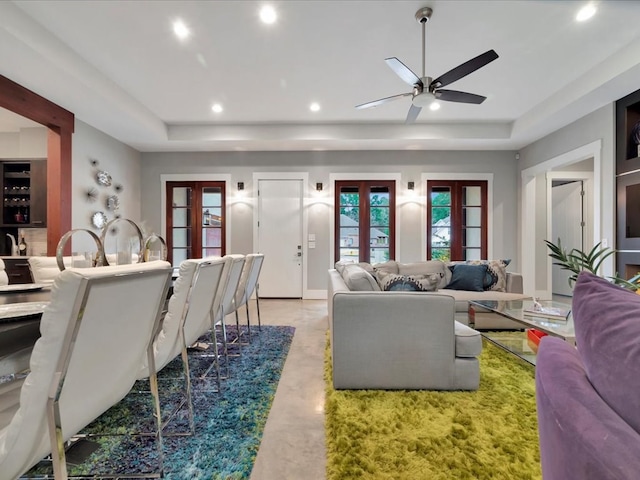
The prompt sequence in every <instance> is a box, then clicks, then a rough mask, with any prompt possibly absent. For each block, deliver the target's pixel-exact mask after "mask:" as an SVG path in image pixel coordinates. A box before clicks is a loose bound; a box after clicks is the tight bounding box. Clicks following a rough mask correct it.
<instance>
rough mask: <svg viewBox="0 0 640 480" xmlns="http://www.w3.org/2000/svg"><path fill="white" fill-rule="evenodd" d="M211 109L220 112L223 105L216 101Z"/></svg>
mask: <svg viewBox="0 0 640 480" xmlns="http://www.w3.org/2000/svg"><path fill="white" fill-rule="evenodd" d="M211 110H213V111H214V112H216V113H220V112H222V110H223V109H222V105H220V104H219V103H214V104H213V106H212V107H211Z"/></svg>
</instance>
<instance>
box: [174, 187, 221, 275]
mask: <svg viewBox="0 0 640 480" xmlns="http://www.w3.org/2000/svg"><path fill="white" fill-rule="evenodd" d="M166 198H167V210H166V211H167V250H168V260H169V261H170V262H171V263H172V265H180V263H181V262H182V261H183V260H186V259H188V258H204V257H208V256H212V255H215V256H223V255H225V253H226V246H225V233H226V221H225V218H224V212H225V183H224V182H167V196H166Z"/></svg>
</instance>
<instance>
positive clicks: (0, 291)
mask: <svg viewBox="0 0 640 480" xmlns="http://www.w3.org/2000/svg"><path fill="white" fill-rule="evenodd" d="M50 299H51V287H50V286H49V285H41V284H15V285H1V286H0V364H1V363H2V361H3V359H5V358H8V357H9V356H11V355H12V354H15V353H16V352H19V351H20V350H23V349H25V348H28V347H32V346H33V345H34V344H35V342H36V340H37V339H38V338H39V337H40V318H41V317H42V312H43V311H44V309H45V307H46V306H47V305H48V303H49V301H50Z"/></svg>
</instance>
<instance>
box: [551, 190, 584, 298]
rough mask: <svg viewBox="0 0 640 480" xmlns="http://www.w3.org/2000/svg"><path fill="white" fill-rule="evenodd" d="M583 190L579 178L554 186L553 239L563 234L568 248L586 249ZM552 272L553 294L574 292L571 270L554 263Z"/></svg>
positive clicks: (565, 245)
mask: <svg viewBox="0 0 640 480" xmlns="http://www.w3.org/2000/svg"><path fill="white" fill-rule="evenodd" d="M582 191H583V188H582V182H581V181H579V180H578V181H573V182H570V183H565V184H563V185H558V186H554V187H553V188H552V189H551V192H552V194H551V198H552V205H553V206H552V210H551V215H552V219H551V222H552V228H551V231H552V234H553V238H551V239H550V240H551V241H552V242H553V243H556V244H557V243H558V238H560V241H561V242H562V247H563V248H564V249H565V250H566V251H567V252H570V251H571V249H573V248H577V249H579V250H584V246H583V243H584V234H583V230H584V229H583V208H584V207H583V198H584V196H583V194H582ZM551 275H552V281H551V285H552V293H553V294H555V295H566V296H573V289H572V288H571V287H570V286H569V277H570V276H571V273H570V272H568V271H567V270H563V269H561V268H560V267H559V266H558V265H553V269H552V274H551Z"/></svg>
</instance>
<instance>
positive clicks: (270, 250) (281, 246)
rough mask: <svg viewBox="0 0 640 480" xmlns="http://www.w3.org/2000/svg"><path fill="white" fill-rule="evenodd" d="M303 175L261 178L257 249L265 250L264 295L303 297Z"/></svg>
mask: <svg viewBox="0 0 640 480" xmlns="http://www.w3.org/2000/svg"><path fill="white" fill-rule="evenodd" d="M304 185H305V184H304V183H303V180H302V179H299V178H284V179H279V178H273V179H270V178H259V179H258V180H257V187H258V210H257V216H258V221H257V225H256V228H257V243H256V246H257V252H258V253H262V254H264V263H263V265H262V270H261V272H260V297H267V298H302V294H303V278H304V276H303V270H304V260H305V258H304V254H305V251H304V248H303V247H304V242H303V238H304V237H303V225H304V223H303V198H304Z"/></svg>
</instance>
